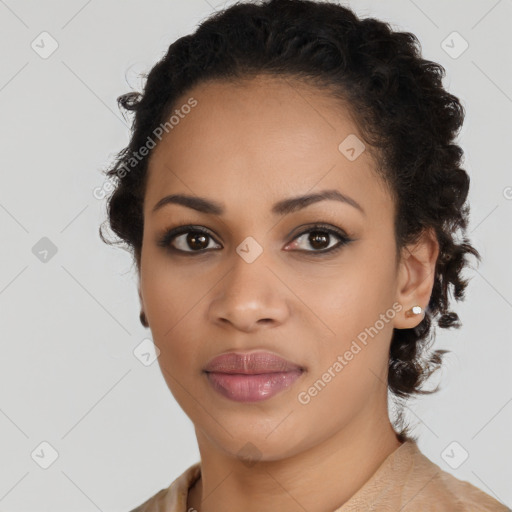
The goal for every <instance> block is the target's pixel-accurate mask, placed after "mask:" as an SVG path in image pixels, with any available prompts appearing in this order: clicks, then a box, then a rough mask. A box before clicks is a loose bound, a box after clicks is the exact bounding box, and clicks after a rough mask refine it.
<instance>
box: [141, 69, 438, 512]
mask: <svg viewBox="0 0 512 512" xmlns="http://www.w3.org/2000/svg"><path fill="white" fill-rule="evenodd" d="M190 97H194V98H195V99H196V100H197V101H198V105H197V106H196V107H195V108H194V109H193V110H192V112H191V113H190V114H188V115H187V116H185V117H184V119H182V120H181V121H180V123H179V124H178V125H177V126H175V127H174V129H173V130H171V131H169V133H168V134H166V135H165V136H164V138H163V139H162V140H161V142H160V143H159V144H158V145H157V147H156V148H155V149H154V150H153V153H152V155H151V159H150V162H149V168H148V173H149V176H148V182H147V188H146V195H145V199H144V238H143V245H142V253H141V254H142V256H141V263H140V267H139V269H138V270H139V296H140V299H141V306H142V310H143V311H144V312H145V314H146V318H147V320H148V323H149V326H150V328H151V332H152V335H153V340H154V342H155V345H156V346H157V347H158V349H159V350H160V355H159V358H158V361H159V364H160V368H161V370H162V373H163V376H164V378H165V380H166V382H167V385H168V387H169V389H170V391H171V392H172V394H173V396H174V397H175V399H176V400H177V402H178V403H179V405H180V406H181V407H182V408H183V410H184V412H185V413H186V414H187V416H188V417H189V418H190V419H191V421H192V422H193V424H194V426H195V432H196V436H197V441H198V446H199V450H200V454H201V462H202V474H201V478H200V480H198V482H197V483H196V485H195V486H194V487H193V488H192V489H191V491H190V493H189V497H188V503H187V509H188V507H193V508H195V509H196V510H198V511H205V510H206V511H208V512H230V511H235V510H236V511H239V510H244V511H248V512H252V511H261V510H280V511H284V512H288V511H289V512H296V511H301V512H302V511H304V510H308V512H324V511H326V510H335V509H336V508H337V507H340V506H341V505H342V504H343V503H345V502H346V501H347V500H348V499H349V498H350V497H351V496H352V495H353V494H354V493H355V492H356V491H357V490H358V489H359V488H360V487H361V486H362V485H363V484H364V483H365V482H366V481H367V480H368V478H370V476H371V475H372V474H373V473H374V472H375V471H376V469H377V468H378V467H379V465H380V464H381V463H382V462H383V461H384V459H385V458H386V457H387V456H388V455H390V454H391V453H392V452H393V451H394V450H396V449H397V448H398V447H399V446H400V442H399V441H398V440H397V438H396V435H395V432H394V430H393V428H392V425H391V423H390V420H389V417H388V412H387V411H388V409H387V407H388V404H387V386H386V383H387V371H388V353H389V345H390V342H391V336H392V332H393V328H397V329H403V328H411V327H415V326H416V325H418V324H419V323H420V321H421V320H422V318H423V314H420V315H417V316H415V317H411V318H408V317H406V315H405V311H406V310H409V309H410V308H411V307H412V306H414V305H420V306H421V307H422V308H425V306H426V305H427V304H428V301H429V298H430V294H431V292H432V286H433V279H434V268H435V261H436V259H437V256H438V252H439V247H438V244H437V241H436V239H435V237H434V236H433V235H432V233H431V232H430V231H427V232H425V233H424V234H423V236H422V237H421V238H420V239H419V241H418V242H417V243H415V244H414V245H410V246H408V247H405V248H404V249H403V251H402V252H401V253H400V255H399V256H400V257H399V258H398V260H397V259H396V256H397V254H396V246H395V238H394V228H393V219H394V212H395V206H394V203H393V200H392V196H391V195H390V193H389V190H388V189H387V188H386V186H385V184H384V183H383V182H382V181H381V180H380V179H379V178H378V176H377V174H376V173H375V161H374V160H373V158H372V157H371V156H370V153H369V151H368V150H367V151H364V152H363V153H362V154H361V155H360V156H359V157H358V158H357V159H356V160H354V161H350V160H349V159H347V158H346V157H345V156H344V155H343V154H341V152H340V151H339V150H338V146H339V144H340V142H341V141H343V140H344V139H345V138H346V137H347V136H348V135H349V134H356V135H357V136H358V137H359V138H360V139H362V136H361V135H360V133H359V131H358V128H357V125H356V123H355V122H354V120H353V118H352V117H351V115H350V112H349V110H348V109H347V107H345V106H343V105H342V104H341V103H340V101H339V100H336V99H334V98H332V97H330V96H328V94H327V93H326V92H325V91H320V90H316V89H314V88H312V87H310V86H307V85H305V84H301V83H299V82H298V81H296V80H291V79H286V80H284V79H276V78H271V77H265V76H258V77H256V78H254V77H253V78H252V79H250V80H247V81H246V82H244V83H237V84H235V83H228V82H220V81H217V82H208V83H203V84H200V85H197V86H196V87H194V88H193V89H191V90H190V91H188V92H187V93H186V94H185V95H184V96H183V97H182V98H181V99H180V101H178V102H177V105H182V104H184V103H185V102H186V101H187V99H188V98H190ZM325 189H335V190H338V191H340V192H342V193H343V194H345V195H347V196H350V197H351V198H352V199H354V200H355V201H357V203H359V204H360V205H361V207H362V208H363V210H364V213H362V212H361V211H359V210H358V209H357V208H355V207H353V206H351V205H350V204H347V203H343V202H338V201H333V200H324V201H320V202H317V203H314V204H310V205H309V206H307V207H306V208H304V209H301V210H298V211H295V212H291V213H288V214H286V215H283V216H278V215H275V214H273V213H272V212H271V208H272V206H273V204H274V203H276V202H277V201H280V200H283V199H286V198H290V197H295V196H299V195H303V194H306V193H312V192H318V191H320V190H325ZM177 193H182V194H189V195H193V196H201V197H205V198H208V199H209V200H213V201H216V202H219V203H221V204H222V205H223V206H224V208H225V213H224V214H222V215H212V214H206V213H201V212H198V211H195V210H193V209H190V208H188V207H186V206H183V205H177V204H170V205H166V206H164V207H163V208H161V209H159V210H157V211H156V212H152V209H153V207H154V205H155V204H156V203H157V202H158V201H159V200H160V199H161V198H162V197H164V196H166V195H169V194H177ZM319 222H321V223H325V224H328V225H329V226H333V227H334V228H336V227H337V228H339V229H341V230H342V231H344V232H345V233H346V234H347V235H348V236H349V237H351V238H353V241H352V242H350V243H348V244H347V245H344V246H342V247H341V249H340V250H339V251H337V252H334V253H331V254H328V253H326V254H324V255H323V256H322V255H319V254H318V252H320V251H321V250H322V249H323V248H327V247H328V246H329V247H330V246H334V245H336V244H337V242H338V241H339V239H338V238H336V236H335V235H331V236H330V237H329V238H328V239H327V240H326V241H325V243H324V245H323V246H319V247H315V246H312V245H311V244H310V243H309V242H308V233H306V235H305V236H302V237H300V238H299V237H298V235H300V234H301V233H303V232H304V231H306V230H307V229H309V228H310V227H311V229H313V230H314V229H315V228H314V227H313V225H314V224H315V223H319ZM188 224H192V225H194V226H202V227H204V228H206V229H207V230H209V232H211V235H212V238H208V237H207V238H206V241H204V244H203V245H202V246H201V247H207V248H208V249H206V251H204V254H203V255H200V256H199V255H192V256H189V254H190V252H188V253H185V254H184V255H181V254H176V253H174V254H173V253H171V252H169V251H168V250H166V249H165V248H163V247H160V246H159V245H158V240H159V238H160V237H161V236H162V235H163V234H164V232H165V230H166V229H168V228H174V227H178V226H182V225H188ZM248 236H251V237H253V238H254V239H255V240H256V241H257V242H258V244H259V245H260V246H261V247H262V249H263V252H262V254H261V255H260V256H259V257H258V258H257V259H256V260H255V261H253V262H252V263H247V262H246V261H245V260H244V259H243V258H242V257H240V256H239V254H238V253H237V252H236V248H237V247H238V246H239V244H241V242H242V241H243V240H245V239H246V237H248ZM179 240H181V242H179V241H178V240H176V239H175V240H174V245H175V246H176V245H177V246H178V247H179V248H182V249H183V250H188V251H193V250H194V247H191V246H190V245H187V244H186V235H185V236H181V237H179ZM292 242H295V244H296V245H291V244H292ZM216 249H218V250H216ZM196 250H197V249H196ZM315 251H316V253H315V254H313V253H314V252H315ZM397 261H398V264H397ZM393 304H395V305H396V304H398V305H400V306H401V307H402V309H401V311H399V312H398V313H396V314H395V315H394V317H393V318H391V319H389V320H388V322H384V327H383V328H381V329H380V330H379V331H378V334H377V335H374V336H373V337H370V338H369V339H368V343H367V344H366V345H362V344H359V345H361V347H362V349H361V350H360V351H359V352H358V353H357V354H356V355H354V357H353V358H352V360H350V361H348V364H346V366H344V367H343V370H342V371H340V372H338V373H337V374H336V376H335V377H334V378H332V379H331V381H330V382H328V384H327V385H326V386H325V387H324V388H323V389H322V390H321V392H319V393H318V394H317V395H316V396H314V397H312V398H311V400H310V402H309V403H307V404H302V403H300V402H299V400H298V394H299V393H300V392H303V391H307V390H308V388H309V387H310V386H312V384H313V383H314V382H315V381H317V380H318V379H319V378H321V377H322V375H323V374H324V373H325V372H326V371H327V369H328V368H329V367H332V366H333V363H334V362H335V361H336V360H337V357H338V356H339V355H343V354H344V353H345V352H346V351H347V350H348V349H349V348H350V346H351V343H352V342H353V340H355V339H357V336H358V334H360V333H361V332H362V331H364V329H365V328H366V327H369V326H373V325H374V324H375V323H376V321H377V320H378V319H379V318H382V317H381V316H380V315H382V314H386V312H389V311H390V310H391V311H393V308H392V305H393ZM388 316H389V314H388ZM252 350H269V351H271V352H274V353H276V354H278V355H280V356H281V357H284V358H286V359H289V360H290V361H292V362H294V363H296V364H299V365H302V366H303V367H305V368H306V371H305V372H304V373H303V374H302V376H301V377H300V378H299V380H298V381H296V382H295V383H294V384H293V386H292V387H291V388H289V389H287V390H285V391H282V392H280V393H279V394H277V395H276V396H274V397H273V398H271V399H268V400H264V401H261V402H256V403H238V402H234V401H231V400H229V399H226V398H224V397H223V396H221V395H220V394H218V393H217V392H216V391H215V390H213V388H212V387H211V386H210V384H209V383H208V380H207V378H206V376H205V374H204V373H203V372H202V368H203V367H204V366H205V364H206V363H207V362H208V361H209V360H210V359H212V358H213V357H215V356H216V355H218V354H221V353H224V352H227V351H252ZM247 443H252V445H253V448H252V450H253V452H252V453H254V454H255V455H254V461H253V462H252V463H251V462H248V461H247V460H246V458H244V457H242V456H241V455H240V454H239V452H240V450H242V453H244V454H245V455H246V457H247V453H248V452H247V450H248V449H247V446H249V445H247ZM244 447H245V448H244ZM203 497H204V498H203Z"/></svg>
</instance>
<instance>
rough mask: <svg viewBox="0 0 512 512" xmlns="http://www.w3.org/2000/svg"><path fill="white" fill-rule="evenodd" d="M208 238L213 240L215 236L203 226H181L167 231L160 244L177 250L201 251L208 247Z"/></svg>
mask: <svg viewBox="0 0 512 512" xmlns="http://www.w3.org/2000/svg"><path fill="white" fill-rule="evenodd" d="M208 239H210V240H213V237H212V236H211V235H210V234H209V233H208V232H207V231H206V230H204V229H202V228H199V227H194V226H181V227H179V228H176V229H170V230H168V231H166V232H165V233H164V236H163V237H162V239H161V240H160V241H159V242H158V245H159V246H160V247H164V248H167V249H170V250H172V251H176V252H188V253H201V252H204V251H205V250H206V249H208V247H209V243H208ZM187 247H191V248H192V250H188V249H187ZM217 248H220V247H217ZM210 249H211V248H210Z"/></svg>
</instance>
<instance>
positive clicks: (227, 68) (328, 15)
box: [100, 0, 481, 440]
mask: <svg viewBox="0 0 512 512" xmlns="http://www.w3.org/2000/svg"><path fill="white" fill-rule="evenodd" d="M258 74H265V75H272V76H274V77H287V78H292V79H294V80H302V81H303V82H305V83H309V84H312V85H314V86H316V87H318V88H322V89H324V90H326V91H328V92H329V94H331V95H332V96H333V97H335V98H337V99H339V100H340V101H343V102H344V104H345V105H349V108H350V109H351V112H352V115H353V117H354V118H355V120H356V122H357V125H358V127H359V129H360V131H361V133H362V135H363V138H364V141H365V143H366V144H367V145H369V146H370V148H372V150H375V151H377V153H378V159H377V160H376V161H377V165H376V167H377V169H376V172H377V173H378V174H379V175H380V176H381V177H382V178H383V179H384V180H385V181H386V183H388V185H389V186H390V190H391V192H392V194H393V197H394V201H395V206H396V207H395V211H396V215H395V235H396V247H397V249H400V248H402V247H404V246H405V245H407V244H409V243H411V242H414V241H416V240H417V239H418V238H419V236H420V235H421V234H422V233H423V232H424V230H426V229H431V230H433V231H434V232H435V234H436V236H437V240H438V242H439V250H440V252H439V256H438V259H437V261H436V266H435V280H434V285H433V289H432V294H431V297H430V301H429V304H428V307H427V310H426V313H425V316H424V318H423V320H422V321H421V323H420V324H419V325H418V326H417V327H415V328H411V329H395V330H394V332H393V336H392V340H391V346H390V353H389V372H388V390H389V391H390V392H391V393H392V396H393V398H395V399H396V400H397V402H401V401H403V400H404V399H407V398H410V397H411V396H413V395H414V394H427V393H433V392H435V391H437V388H436V389H434V390H425V389H423V387H422V386H423V383H424V382H425V380H426V379H427V378H428V377H429V376H430V375H431V374H432V373H433V372H434V371H435V370H437V369H438V368H439V367H440V366H441V364H442V356H443V354H444V353H446V352H447V351H446V350H436V351H435V352H433V353H428V354H427V355H425V353H426V352H427V351H426V349H427V348H429V346H430V344H431V342H432V341H433V339H434V336H433V334H432V330H433V326H432V322H433V320H434V319H437V325H438V326H439V327H441V328H450V327H460V325H461V323H460V320H459V317H458V315H457V314H456V313H455V312H453V311H450V310H449V307H450V298H449V291H450V289H451V290H452V294H453V297H454V299H455V300H462V299H463V298H464V292H465V289H466V286H467V284H468V283H467V280H465V279H463V277H462V271H463V270H464V268H465V267H466V266H467V265H468V261H467V259H468V256H469V255H473V256H475V257H476V258H477V260H480V259H481V257H480V254H479V253H478V251H477V250H476V249H475V248H474V247H473V246H472V245H471V244H470V242H469V240H468V239H467V237H466V227H467V223H468V220H469V206H468V205H467V204H466V198H467V195H468V190H469V176H468V174H467V173H466V172H465V170H464V169H463V168H461V162H462V158H463V151H462V149H461V148H460V147H459V146H458V145H457V144H456V143H455V142H454V140H455V137H456V136H457V134H458V132H459V130H460V128H461V126H462V123H463V119H464V115H465V113H464V108H463V106H462V104H461V103H460V101H459V100H458V99H457V98H456V97H455V96H453V95H452V94H450V93H448V92H447V91H446V90H445V89H444V88H443V84H442V79H443V78H444V75H445V69H444V68H443V67H442V66H441V65H440V64H438V63H435V62H432V61H429V60H425V59H423V58H422V56H421V46H420V43H419V41H418V39H417V38H416V36H415V35H414V34H412V33H409V32H398V31H394V30H393V29H392V28H391V26H390V25H389V24H388V23H385V22H382V21H379V20H377V19H373V18H364V19H362V18H359V17H357V16H356V14H355V13H354V12H352V11H351V10H350V9H349V8H347V7H343V6H341V5H339V4H336V3H329V2H322V3H317V2H314V1H311V0H267V1H259V2H251V3H242V2H237V3H236V4H233V5H232V6H230V7H229V8H226V9H224V10H221V11H217V12H215V13H214V14H213V15H211V16H210V17H209V18H207V19H206V20H204V21H203V22H202V23H201V24H200V25H199V26H198V28H197V30H196V31H195V33H193V34H191V35H187V36H184V37H181V38H179V39H178V40H176V41H175V42H174V43H173V44H171V45H170V47H169V48H168V51H167V53H166V54H165V56H164V57H163V58H162V59H161V60H160V61H159V62H158V63H157V64H156V65H155V66H154V67H153V68H152V69H151V71H150V72H149V74H148V75H147V76H146V83H145V85H144V90H143V93H140V92H129V93H127V94H123V95H121V96H119V97H118V99H117V101H118V105H119V106H120V107H122V108H123V109H125V110H126V111H133V112H134V119H133V124H132V135H131V140H130V142H129V144H128V146H127V147H125V148H124V149H122V150H121V151H120V152H119V153H117V157H116V160H115V162H114V163H113V165H112V166H111V167H110V168H109V169H107V170H106V171H104V172H105V174H106V176H107V179H108V180H114V183H115V185H114V186H113V193H112V194H111V195H110V197H109V198H108V203H107V210H108V221H109V223H110V228H111V229H112V231H113V232H114V233H115V234H116V235H117V236H118V237H119V238H120V239H121V242H116V243H122V244H123V245H124V247H125V248H127V249H128V250H129V251H130V252H131V254H132V256H133V257H134V260H135V262H136V263H137V267H138V268H140V256H141V248H142V234H143V223H144V222H143V201H144V193H145V183H146V177H147V172H146V170H147V164H148V159H149V157H150V155H151V151H149V153H148V154H147V155H146V156H145V157H144V158H140V157H138V158H137V159H136V160H135V159H134V158H133V155H134V154H135V153H137V152H138V150H139V149H140V148H141V147H143V146H144V145H145V144H146V143H147V141H148V140H149V139H150V138H151V135H152V134H154V130H155V127H157V126H158V125H163V124H164V123H166V121H167V119H168V116H169V114H170V113H172V111H173V109H174V108H175V107H176V106H177V105H176V102H177V100H178V99H179V98H180V97H182V95H184V94H185V93H186V92H187V91H189V90H190V89H191V88H192V87H193V86H194V85H196V84H199V83H203V82H206V81H208V80H225V81H236V80H242V79H245V78H251V77H252V76H256V75H258ZM100 236H101V238H102V240H103V241H104V242H106V243H111V242H109V241H108V240H106V239H105V238H104V237H103V234H102V227H100ZM399 419H400V421H402V419H403V418H402V416H401V413H399ZM397 437H398V439H400V440H405V439H407V438H411V437H409V435H408V427H406V428H404V429H403V430H402V431H401V432H400V433H399V434H397Z"/></svg>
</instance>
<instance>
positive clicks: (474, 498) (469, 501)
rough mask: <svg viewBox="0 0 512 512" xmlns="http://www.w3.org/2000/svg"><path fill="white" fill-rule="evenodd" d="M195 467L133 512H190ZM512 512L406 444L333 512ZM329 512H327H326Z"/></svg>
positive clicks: (198, 471) (198, 469)
mask: <svg viewBox="0 0 512 512" xmlns="http://www.w3.org/2000/svg"><path fill="white" fill-rule="evenodd" d="M200 474H201V463H200V462H196V463H195V464H194V465H192V466H190V467H189V468H188V469H187V470H186V471H185V472H184V473H183V474H181V475H180V476H179V477H178V478H176V480H174V481H173V482H172V483H171V485H170V486H169V487H168V488H167V489H162V490H160V491H159V492H158V493H156V494H155V495H154V496H152V497H151V498H149V499H148V500H147V501H145V502H144V503H142V504H141V505H139V506H138V507H137V508H135V509H133V510H132V511H130V512H188V511H187V508H186V507H187V496H188V489H189V488H190V487H191V486H192V485H193V484H194V483H195V482H196V481H197V480H198V479H199V477H200ZM364 511H378V512H391V511H393V512H398V511H400V512H418V511H421V512H428V511H432V512H463V511H464V512H466V511H467V512H488V511H489V512H490V511H493V512H506V511H508V512H510V509H509V508H507V507H505V506H504V505H502V504H501V503H500V502H499V501H497V500H496V499H494V498H492V497H491V496H490V495H488V494H486V493H485V492H483V491H481V490H480V489H479V488H477V487H475V486H474V485H472V484H470V483H469V482H466V481H463V480H459V479H457V478H455V477H454V476H453V475H451V474H450V473H447V472H446V471H443V470H442V469H441V468H440V467H439V466H437V465H436V464H434V463H433V462H432V461H431V460H430V459H428V458H427V457H426V456H425V455H423V453H421V451H420V450H419V448H418V446H417V444H416V442H415V441H412V440H408V441H405V442H404V443H403V444H401V445H400V446H399V447H398V448H397V449H396V450H395V451H394V452H393V453H391V454H390V455H388V457H387V458H386V459H385V460H384V461H383V462H382V464H381V465H380V466H379V467H378V468H377V470H376V471H375V473H373V475H372V476H371V477H370V478H369V479H368V481H367V482H366V483H365V484H364V485H363V486H362V487H361V488H360V489H359V490H358V491H357V492H356V493H355V494H354V495H353V496H352V497H351V498H350V499H349V500H348V501H347V502H345V503H344V504H343V505H342V506H341V507H339V508H337V509H336V510H334V511H333V512H364ZM326 512H327V511H326Z"/></svg>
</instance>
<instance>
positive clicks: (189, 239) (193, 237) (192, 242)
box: [187, 232, 208, 249]
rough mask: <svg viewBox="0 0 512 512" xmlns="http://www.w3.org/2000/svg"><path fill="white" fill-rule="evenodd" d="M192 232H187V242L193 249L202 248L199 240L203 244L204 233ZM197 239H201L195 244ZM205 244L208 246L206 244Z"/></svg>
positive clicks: (204, 239)
mask: <svg viewBox="0 0 512 512" xmlns="http://www.w3.org/2000/svg"><path fill="white" fill-rule="evenodd" d="M192 233H193V232H192ZM192 233H189V234H188V236H187V243H188V244H189V245H190V247H192V248H193V249H203V247H201V242H202V243H203V244H204V242H205V241H206V235H204V234H202V233H199V234H198V233H196V234H192ZM198 240H201V241H200V242H199V244H197V241H198ZM206 246H208V244H206Z"/></svg>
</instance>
